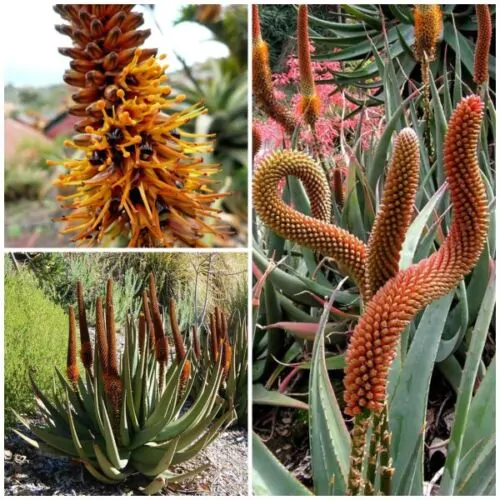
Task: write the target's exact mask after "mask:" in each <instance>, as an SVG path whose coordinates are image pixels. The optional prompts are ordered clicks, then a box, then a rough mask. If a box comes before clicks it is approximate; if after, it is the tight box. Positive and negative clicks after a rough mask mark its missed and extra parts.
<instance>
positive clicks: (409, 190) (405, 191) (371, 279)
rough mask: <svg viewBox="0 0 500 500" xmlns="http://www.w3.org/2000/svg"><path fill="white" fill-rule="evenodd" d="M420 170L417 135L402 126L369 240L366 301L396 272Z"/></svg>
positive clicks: (408, 224) (409, 220) (411, 211)
mask: <svg viewBox="0 0 500 500" xmlns="http://www.w3.org/2000/svg"><path fill="white" fill-rule="evenodd" d="M419 172H420V152H419V146H418V138H417V134H416V133H415V132H414V131H413V130H411V129H410V128H405V129H403V130H402V131H401V132H400V133H399V135H398V137H397V138H396V143H395V145H394V153H393V155H392V159H391V162H390V164H389V169H388V172H387V179H386V181H385V184H384V192H383V195H382V203H381V206H380V209H379V211H378V213H377V217H376V219H375V223H374V224H373V228H372V231H371V233H370V239H369V240H368V252H367V259H366V273H367V276H366V284H367V297H366V298H367V300H370V298H371V297H372V296H373V295H374V294H375V293H376V292H377V290H378V289H379V288H381V287H382V285H384V283H385V282H386V281H387V280H389V279H390V278H392V277H393V276H395V275H396V273H397V272H398V269H399V257H400V253H401V248H402V246H403V242H404V240H405V236H406V232H407V231H408V227H409V226H410V222H411V217H412V214H413V205H414V203H415V195H416V193H417V188H418V175H419Z"/></svg>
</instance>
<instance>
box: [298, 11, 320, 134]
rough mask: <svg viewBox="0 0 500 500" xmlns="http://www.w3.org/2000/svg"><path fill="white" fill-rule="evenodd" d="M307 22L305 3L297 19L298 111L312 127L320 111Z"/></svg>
mask: <svg viewBox="0 0 500 500" xmlns="http://www.w3.org/2000/svg"><path fill="white" fill-rule="evenodd" d="M308 30H309V23H308V19H307V5H301V6H300V7H299V16H298V19H297V49H298V50H297V52H298V56H299V71H300V93H301V97H300V112H301V113H302V114H303V115H304V119H305V121H306V123H308V124H309V125H310V126H311V127H314V124H315V123H316V120H317V119H318V117H319V112H320V105H321V103H320V100H319V97H318V95H317V93H316V86H315V85H314V78H313V73H312V66H311V55H310V53H309V33H308Z"/></svg>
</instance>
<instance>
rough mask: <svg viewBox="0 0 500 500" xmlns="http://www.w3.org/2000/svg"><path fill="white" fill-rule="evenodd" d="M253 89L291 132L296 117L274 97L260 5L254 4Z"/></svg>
mask: <svg viewBox="0 0 500 500" xmlns="http://www.w3.org/2000/svg"><path fill="white" fill-rule="evenodd" d="M252 90H253V93H254V95H255V99H256V101H257V104H258V105H259V106H261V107H262V109H263V111H264V112H265V113H266V114H268V115H269V116H270V117H271V118H272V119H273V120H275V121H277V122H278V123H279V124H280V125H281V126H282V127H283V128H284V129H285V130H286V131H287V132H288V133H289V134H293V132H294V130H295V127H296V125H297V123H296V121H295V118H294V117H293V115H292V113H290V112H289V111H288V110H287V109H286V108H285V106H283V105H282V104H280V103H279V102H277V101H276V99H275V97H274V90H273V82H272V78H271V68H270V67H269V50H268V47H267V43H266V42H265V41H264V40H263V39H262V35H261V32H260V18H259V6H258V5H255V4H253V5H252Z"/></svg>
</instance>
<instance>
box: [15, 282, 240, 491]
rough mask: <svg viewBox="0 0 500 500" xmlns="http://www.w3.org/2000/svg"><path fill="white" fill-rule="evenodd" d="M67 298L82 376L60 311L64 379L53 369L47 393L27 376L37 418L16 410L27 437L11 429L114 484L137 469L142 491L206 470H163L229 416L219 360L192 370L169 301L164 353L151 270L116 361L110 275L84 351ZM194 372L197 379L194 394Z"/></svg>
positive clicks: (84, 333) (190, 453)
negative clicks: (64, 347) (53, 380)
mask: <svg viewBox="0 0 500 500" xmlns="http://www.w3.org/2000/svg"><path fill="white" fill-rule="evenodd" d="M77 295H78V297H79V300H78V305H79V310H78V317H79V327H80V335H81V360H82V364H83V367H84V373H83V374H81V375H80V367H79V364H78V363H77V354H76V322H75V314H74V312H73V310H72V308H70V312H69V332H70V335H69V343H68V369H67V376H66V377H65V376H64V374H62V373H61V372H60V371H59V370H58V369H56V379H57V380H58V383H59V384H58V387H56V384H54V392H53V394H52V395H48V394H44V393H42V391H41V390H40V389H39V388H38V387H37V385H36V382H35V380H34V379H33V378H31V384H32V387H33V392H34V395H35V399H36V402H37V405H38V407H39V410H40V416H41V417H42V419H43V424H41V425H38V424H32V423H30V422H29V421H27V420H26V419H24V418H22V417H21V416H19V415H17V417H18V419H19V420H20V421H21V422H22V423H23V424H24V425H25V426H26V427H27V428H28V429H29V430H30V431H31V432H32V433H33V434H34V436H35V439H31V438H30V437H28V436H26V435H25V434H23V433H21V432H19V431H15V432H17V433H18V434H19V435H20V436H21V437H22V438H23V439H24V440H26V441H27V442H28V443H29V444H31V445H32V446H34V447H35V448H37V449H39V450H40V451H41V452H43V453H50V454H56V455H62V456H66V457H69V458H72V459H75V460H77V461H79V462H80V463H81V464H82V465H83V466H84V467H85V468H86V469H87V470H88V471H89V472H90V473H91V474H92V475H93V476H94V477H95V478H96V479H98V480H99V481H101V482H104V483H107V484H118V483H120V482H122V481H124V480H125V479H127V478H128V477H129V476H131V475H137V474H140V475H142V476H144V478H145V479H147V481H145V488H144V492H145V493H148V494H152V493H155V492H157V491H159V490H160V489H161V488H163V487H164V486H165V485H166V484H168V483H175V482H179V481H182V480H184V479H186V478H188V477H191V476H194V475H196V474H197V473H198V472H200V470H202V469H204V468H206V467H207V465H202V466H200V467H197V468H195V469H193V470H191V471H188V472H186V473H181V474H175V473H173V472H171V471H170V470H169V468H170V467H172V466H174V465H177V464H180V463H183V462H186V461H189V460H190V459H191V458H193V457H194V456H196V455H197V454H198V453H200V452H201V451H202V450H204V449H205V448H206V447H207V446H208V445H209V444H210V443H211V442H212V441H213V440H214V439H215V438H216V437H217V435H218V433H219V432H220V431H221V430H223V429H224V428H225V427H226V426H227V425H229V424H230V423H231V421H232V420H233V414H234V412H233V410H232V409H231V408H229V405H228V401H226V400H225V399H224V398H223V397H222V396H221V391H220V389H221V386H222V384H223V381H224V379H225V371H227V370H228V369H229V365H224V363H223V362H222V357H220V359H219V360H218V361H217V362H212V363H209V364H207V365H205V366H203V367H202V366H201V365H200V364H198V363H197V362H196V360H195V356H194V354H193V351H192V350H191V349H190V350H188V351H186V349H185V347H184V341H183V339H182V336H181V335H180V332H179V329H178V325H176V317H175V304H174V303H173V301H171V302H170V303H169V307H168V310H169V318H170V322H171V326H172V336H173V339H174V344H175V353H176V354H175V357H174V358H173V359H169V348H168V342H167V337H166V336H165V334H164V331H165V326H164V324H163V318H162V315H161V312H160V305H159V304H158V300H157V297H156V286H155V283H154V279H153V276H152V275H150V282H149V295H148V294H147V293H146V292H144V296H143V297H144V301H143V304H142V309H143V313H141V314H140V315H139V317H133V316H128V318H127V321H126V324H125V327H124V333H125V347H124V351H123V353H122V354H121V356H120V359H121V362H120V363H119V362H118V353H117V349H116V331H115V322H114V314H113V300H112V282H111V281H109V282H108V287H107V296H106V307H105V308H104V307H103V303H102V299H101V298H100V297H98V298H97V299H96V316H97V317H96V340H95V346H94V349H92V346H91V342H90V337H89V334H88V328H87V319H86V311H85V308H84V306H83V307H82V305H83V304H84V301H83V289H82V287H81V286H78V288H77ZM220 350H221V353H222V348H221V349H220ZM196 379H200V380H202V383H201V384H200V385H199V389H198V390H197V391H194V389H193V387H194V381H195V380H196ZM188 399H189V400H190V405H189V407H188V408H186V406H185V403H186V401H187V400H188ZM222 408H226V409H225V411H222V412H221V409H222Z"/></svg>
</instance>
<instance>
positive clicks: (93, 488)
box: [4, 427, 248, 496]
mask: <svg viewBox="0 0 500 500" xmlns="http://www.w3.org/2000/svg"><path fill="white" fill-rule="evenodd" d="M22 432H26V431H25V430H23V431H22ZM4 458H5V483H4V488H5V495H8V496H11V495H27V496H28V495H29V496H42V495H43V496H45V495H68V496H75V495H135V494H140V493H141V492H140V490H139V487H140V486H141V485H142V486H144V483H142V484H141V482H140V478H139V477H135V478H134V477H132V478H130V479H129V480H128V481H126V482H125V483H124V484H121V485H118V486H108V485H104V484H101V483H99V482H98V481H97V480H96V479H94V478H93V477H92V476H91V475H90V474H89V473H88V472H87V471H86V470H85V469H84V468H83V467H82V466H81V465H80V464H79V463H77V462H76V461H70V460H68V459H62V458H55V457H48V456H44V455H42V454H41V453H40V452H39V451H38V450H36V449H34V448H32V447H31V446H30V445H28V444H27V443H26V442H25V441H23V440H22V439H21V438H20V437H18V436H17V435H16V434H14V433H13V432H10V433H8V434H7V436H6V439H5V446H4ZM205 463H208V464H210V465H209V467H208V468H207V469H206V470H204V471H203V472H201V473H200V474H199V475H198V476H196V477H195V478H194V479H190V480H187V481H186V482H184V483H181V484H178V485H172V486H168V487H167V488H165V489H164V490H163V491H162V492H161V494H162V495H205V496H206V495H213V496H241V495H247V494H248V436H247V432H246V429H243V428H240V427H235V428H231V429H228V430H226V431H224V432H222V433H221V434H220V435H219V437H218V438H217V439H216V440H215V441H214V442H213V443H212V444H211V445H210V446H209V447H208V448H207V449H206V450H205V451H204V452H202V453H201V454H200V455H199V456H197V457H195V458H194V459H193V460H190V461H189V462H188V463H186V464H182V466H180V467H178V468H176V470H175V472H184V471H187V470H191V469H194V468H196V467H199V466H201V465H202V464H205Z"/></svg>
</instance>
